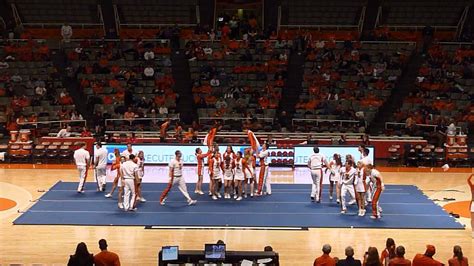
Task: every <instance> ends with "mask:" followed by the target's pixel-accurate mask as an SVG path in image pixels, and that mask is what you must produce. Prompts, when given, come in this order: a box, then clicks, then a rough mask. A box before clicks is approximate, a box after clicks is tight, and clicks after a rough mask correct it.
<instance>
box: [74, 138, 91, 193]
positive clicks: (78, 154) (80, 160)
mask: <svg viewBox="0 0 474 266" xmlns="http://www.w3.org/2000/svg"><path fill="white" fill-rule="evenodd" d="M90 159H91V156H90V154H89V152H88V151H87V150H86V143H82V144H81V147H80V148H79V149H77V150H76V151H74V161H75V163H76V167H77V170H78V171H79V185H78V187H77V192H78V193H84V184H85V182H86V178H87V168H89V163H90Z"/></svg>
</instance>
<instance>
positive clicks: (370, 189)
mask: <svg viewBox="0 0 474 266" xmlns="http://www.w3.org/2000/svg"><path fill="white" fill-rule="evenodd" d="M360 162H362V164H363V165H364V168H365V166H366V165H369V164H373V162H372V159H370V158H369V156H363V157H362V158H361V159H360ZM364 168H363V169H364ZM362 174H365V172H364V173H362ZM364 182H365V184H366V186H365V190H366V191H365V192H366V193H365V201H366V202H372V197H373V195H374V191H375V190H374V186H375V184H374V183H373V182H372V180H371V179H370V178H368V177H365V178H364Z"/></svg>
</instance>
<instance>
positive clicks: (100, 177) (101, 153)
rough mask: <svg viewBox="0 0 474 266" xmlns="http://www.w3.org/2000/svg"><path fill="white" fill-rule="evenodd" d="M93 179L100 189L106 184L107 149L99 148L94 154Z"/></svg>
mask: <svg viewBox="0 0 474 266" xmlns="http://www.w3.org/2000/svg"><path fill="white" fill-rule="evenodd" d="M94 163H95V164H96V167H95V177H96V179H97V183H99V186H101V188H104V187H105V184H106V183H107V149H106V148H105V147H101V148H100V149H98V150H96V151H95V152H94Z"/></svg>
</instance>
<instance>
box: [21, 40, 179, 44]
mask: <svg viewBox="0 0 474 266" xmlns="http://www.w3.org/2000/svg"><path fill="white" fill-rule="evenodd" d="M25 40H26V41H28V40H27V39H25ZM136 40H137V39H120V40H118V39H72V40H71V43H74V42H82V41H94V42H95V41H97V42H134V41H136ZM140 41H144V42H158V41H159V42H168V43H169V42H170V40H169V39H140Z"/></svg>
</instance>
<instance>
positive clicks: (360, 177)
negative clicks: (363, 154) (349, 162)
mask: <svg viewBox="0 0 474 266" xmlns="http://www.w3.org/2000/svg"><path fill="white" fill-rule="evenodd" d="M356 171H357V174H356V179H355V182H354V184H355V190H356V192H359V193H365V186H366V184H365V180H364V168H362V169H356Z"/></svg>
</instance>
